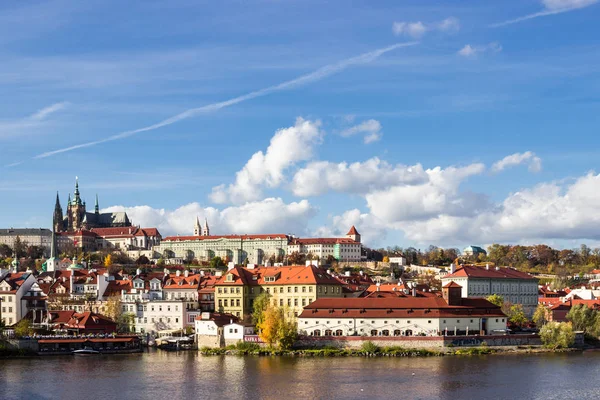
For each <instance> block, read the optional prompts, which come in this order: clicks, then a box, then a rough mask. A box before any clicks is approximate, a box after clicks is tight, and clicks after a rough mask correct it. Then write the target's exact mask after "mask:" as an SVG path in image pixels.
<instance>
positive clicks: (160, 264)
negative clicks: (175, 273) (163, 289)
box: [156, 257, 165, 267]
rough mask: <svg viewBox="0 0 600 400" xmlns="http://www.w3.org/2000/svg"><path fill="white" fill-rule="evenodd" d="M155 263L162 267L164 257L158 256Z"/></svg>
mask: <svg viewBox="0 0 600 400" xmlns="http://www.w3.org/2000/svg"><path fill="white" fill-rule="evenodd" d="M156 265H157V266H159V267H164V266H165V259H164V258H162V257H161V258H159V259H158V261H156Z"/></svg>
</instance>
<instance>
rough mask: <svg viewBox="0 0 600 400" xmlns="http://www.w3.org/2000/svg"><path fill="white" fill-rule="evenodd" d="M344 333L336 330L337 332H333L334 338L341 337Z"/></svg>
mask: <svg viewBox="0 0 600 400" xmlns="http://www.w3.org/2000/svg"><path fill="white" fill-rule="evenodd" d="M343 335H344V332H343V331H342V330H341V329H338V330H337V331H335V336H343Z"/></svg>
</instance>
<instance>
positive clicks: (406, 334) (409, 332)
mask: <svg viewBox="0 0 600 400" xmlns="http://www.w3.org/2000/svg"><path fill="white" fill-rule="evenodd" d="M412 334H413V333H412V331H411V330H410V329H407V330H406V331H404V335H405V336H412Z"/></svg>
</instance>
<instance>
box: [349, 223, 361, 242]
mask: <svg viewBox="0 0 600 400" xmlns="http://www.w3.org/2000/svg"><path fill="white" fill-rule="evenodd" d="M346 237H347V238H349V239H352V240H354V241H355V242H358V243H360V233H358V231H357V230H356V228H355V227H354V225H352V228H350V230H349V231H348V233H346Z"/></svg>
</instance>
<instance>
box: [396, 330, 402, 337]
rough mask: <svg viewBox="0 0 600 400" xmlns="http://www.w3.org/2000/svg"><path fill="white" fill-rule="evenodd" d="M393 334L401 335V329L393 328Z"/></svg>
mask: <svg viewBox="0 0 600 400" xmlns="http://www.w3.org/2000/svg"><path fill="white" fill-rule="evenodd" d="M394 336H402V331H401V330H400V329H396V330H394Z"/></svg>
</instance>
